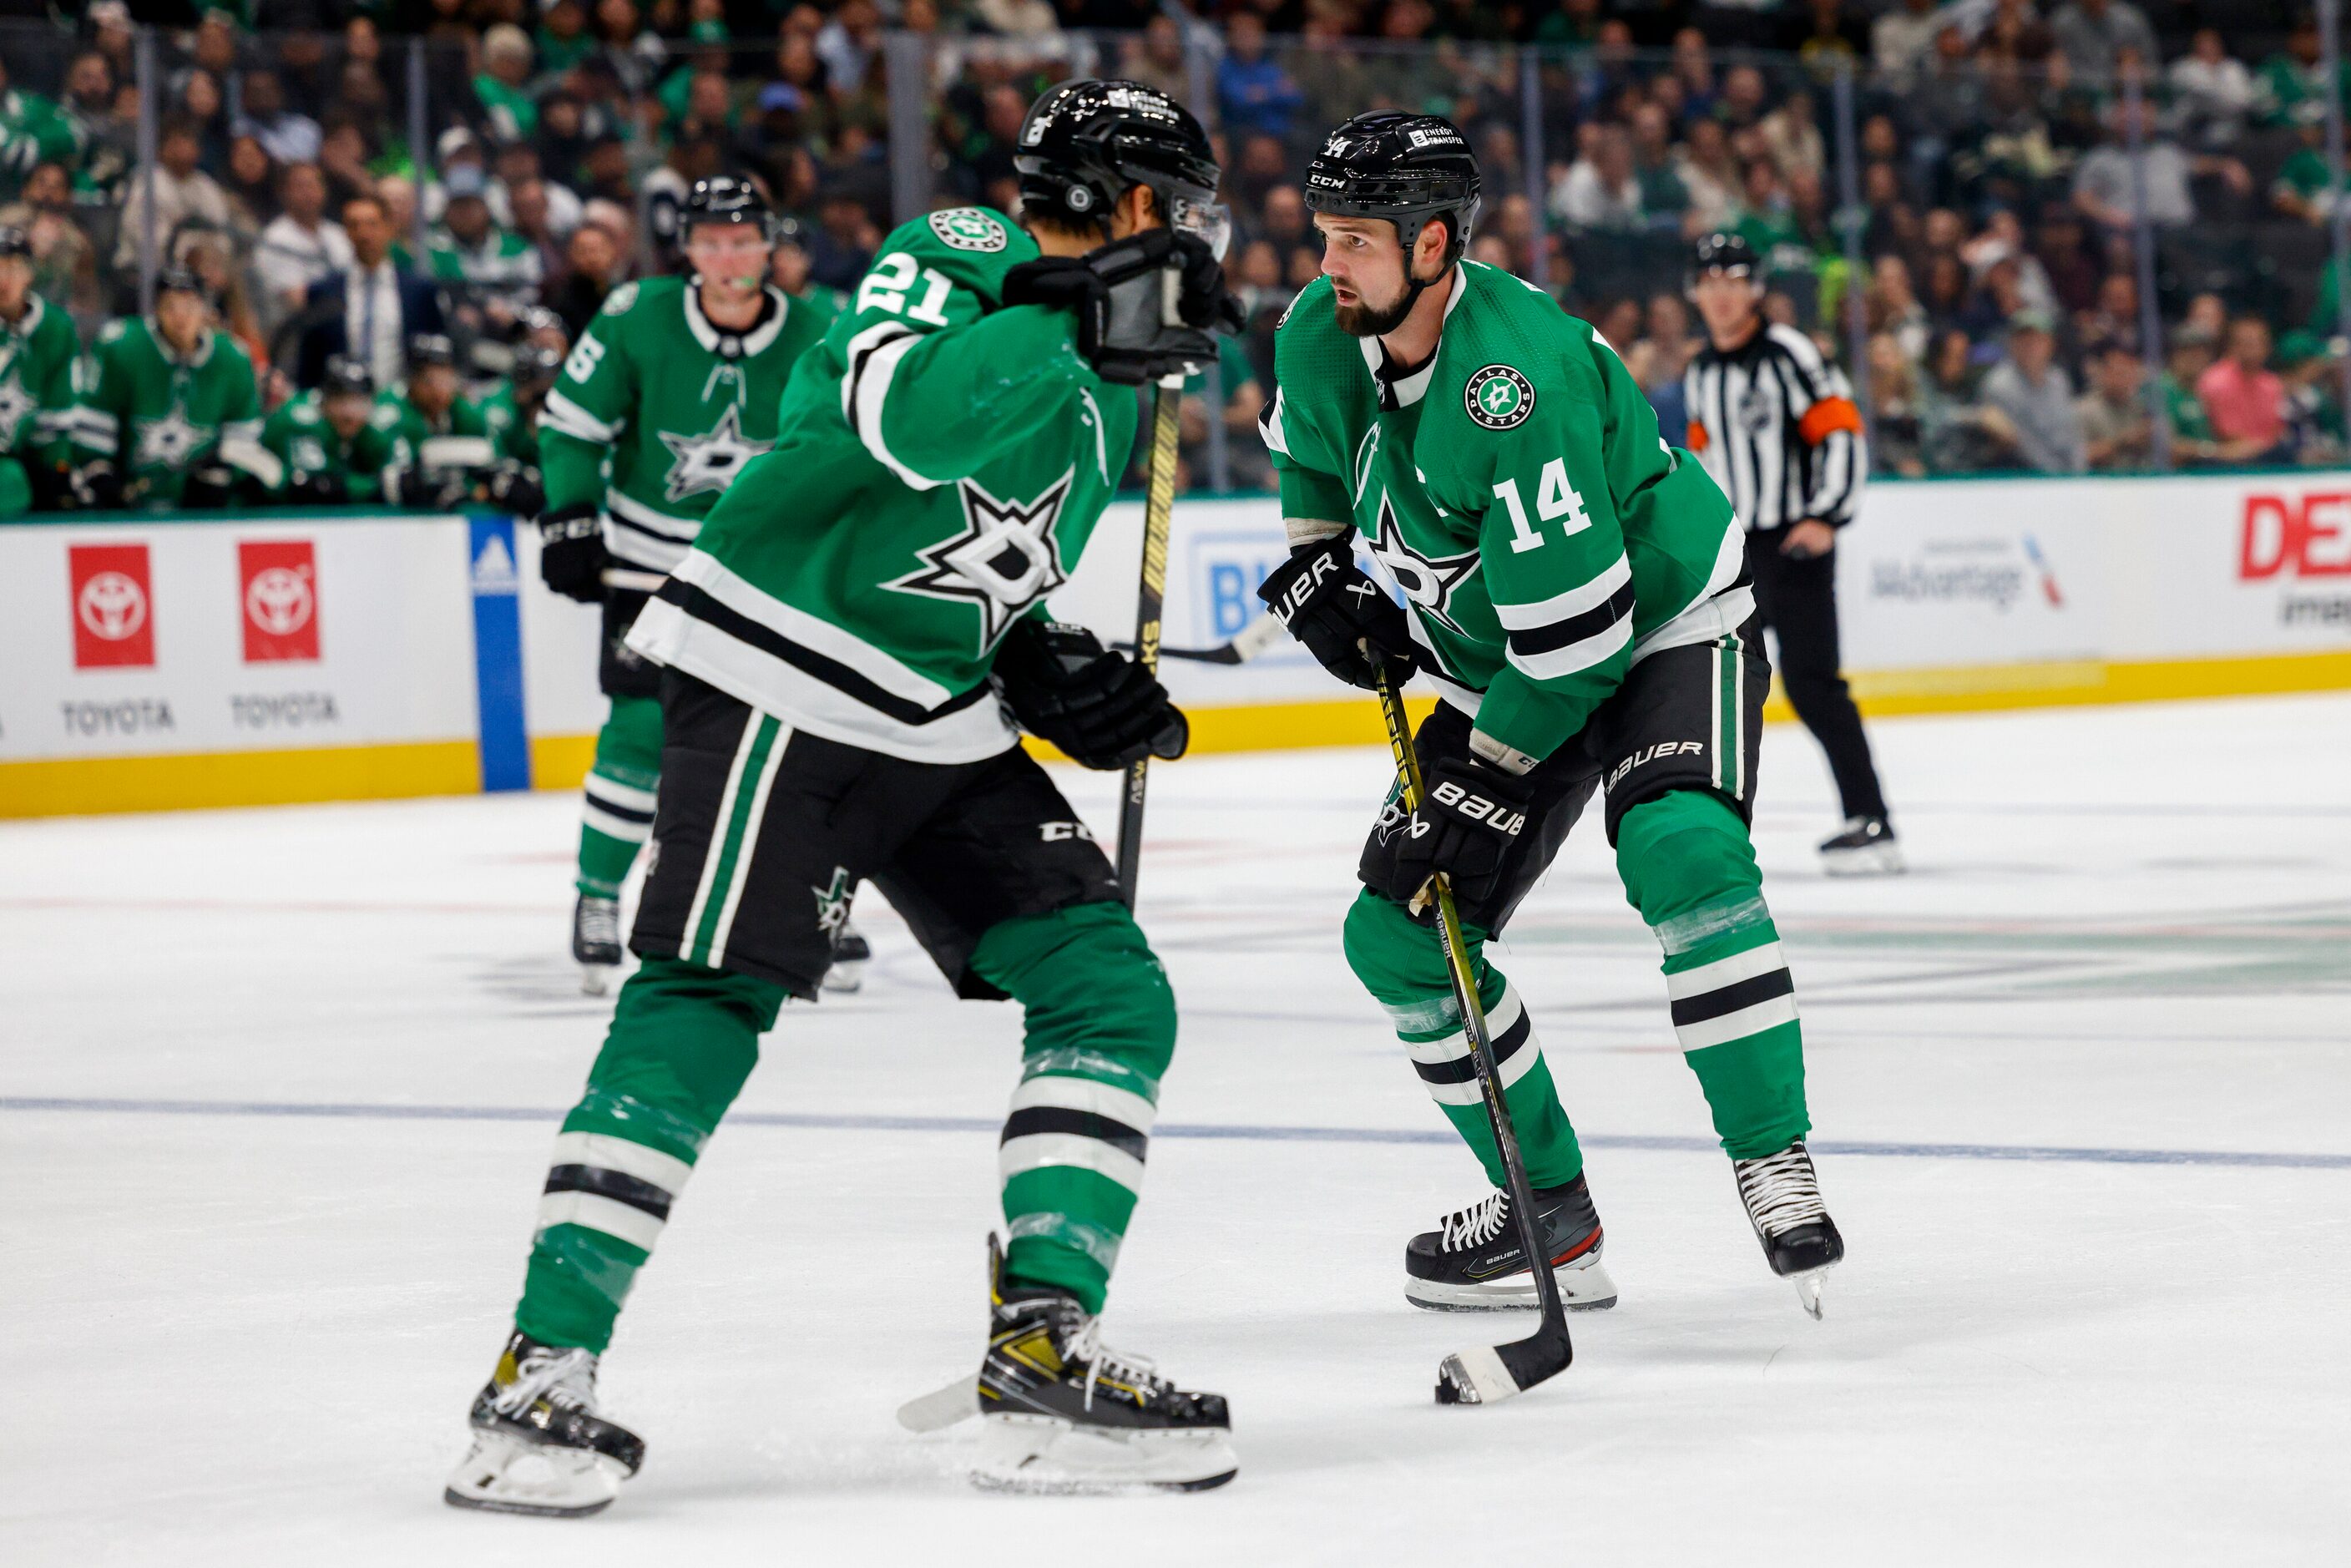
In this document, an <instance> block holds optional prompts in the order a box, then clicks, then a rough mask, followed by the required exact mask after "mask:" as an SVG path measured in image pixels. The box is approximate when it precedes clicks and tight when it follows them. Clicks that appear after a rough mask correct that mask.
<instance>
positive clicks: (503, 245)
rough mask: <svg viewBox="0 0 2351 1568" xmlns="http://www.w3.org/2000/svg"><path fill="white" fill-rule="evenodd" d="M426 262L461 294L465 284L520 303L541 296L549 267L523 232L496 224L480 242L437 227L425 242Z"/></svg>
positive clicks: (436, 278) (436, 277)
mask: <svg viewBox="0 0 2351 1568" xmlns="http://www.w3.org/2000/svg"><path fill="white" fill-rule="evenodd" d="M424 266H425V269H426V270H427V271H428V272H430V273H431V274H432V276H433V278H434V281H435V282H437V283H446V284H449V285H451V286H453V287H456V288H457V289H458V291H459V292H460V293H461V294H462V293H463V292H464V291H465V289H466V288H471V289H474V290H477V291H479V292H481V293H484V294H491V295H496V296H497V297H498V298H502V299H505V300H507V301H509V302H511V303H514V304H517V305H528V304H530V303H532V302H533V301H535V300H537V299H538V288H539V285H540V284H541V283H542V282H544V281H545V280H546V269H545V267H544V266H543V264H542V263H541V262H540V261H539V257H538V247H537V246H534V245H532V244H531V243H530V241H528V240H527V239H525V238H523V237H522V236H521V235H517V234H510V233H508V232H507V230H505V229H501V228H493V229H491V230H490V232H489V233H487V234H486V235H483V236H482V243H481V244H479V245H471V246H469V245H467V244H465V242H464V241H463V240H460V239H459V238H458V237H457V236H456V235H453V234H451V233H450V232H449V231H448V230H447V229H435V230H434V231H433V234H432V235H431V237H430V238H428V239H427V240H426V241H425V245H424Z"/></svg>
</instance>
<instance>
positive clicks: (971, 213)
mask: <svg viewBox="0 0 2351 1568" xmlns="http://www.w3.org/2000/svg"><path fill="white" fill-rule="evenodd" d="M931 232H932V233H933V234H935V235H938V236H939V238H940V239H941V240H942V241H944V242H945V243H946V245H947V246H948V247H949V248H951V249H954V250H976V251H981V252H994V251H999V250H1002V249H1003V248H1004V247H1005V246H1006V245H1007V244H1008V243H1009V239H1008V235H1006V234H1005V232H1004V225H1002V224H1000V223H998V222H997V221H996V217H995V215H994V214H990V213H986V212H982V211H981V210H980V209H979V208H977V207H949V208H947V209H946V211H945V212H937V213H933V214H931Z"/></svg>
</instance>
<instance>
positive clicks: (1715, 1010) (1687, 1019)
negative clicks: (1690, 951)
mask: <svg viewBox="0 0 2351 1568" xmlns="http://www.w3.org/2000/svg"><path fill="white" fill-rule="evenodd" d="M1795 988H1796V982H1795V981H1793V980H1792V979H1790V978H1789V977H1788V971H1787V970H1785V969H1774V970H1772V971H1771V973H1770V974H1768V975H1758V976H1756V977H1754V978H1752V979H1749V980H1734V981H1732V982H1731V983H1730V984H1729V985H1727V986H1723V987H1721V988H1718V989H1715V990H1711V991H1704V992H1701V993H1699V994H1698V995H1697V996H1695V997H1684V998H1682V999H1681V1000H1679V1001H1677V1002H1676V1003H1675V1004H1674V1027H1675V1028H1676V1029H1679V1028H1681V1027H1682V1026H1683V1025H1684V1024H1693V1023H1704V1022H1706V1020H1707V1019H1719V1018H1720V1017H1721V1016H1722V1015H1723V1014H1725V1013H1735V1012H1737V1011H1738V1010H1739V1009H1741V1008H1751V1007H1753V1006H1754V1005H1755V1004H1756V1003H1757V1002H1768V1001H1770V1000H1771V998H1773V997H1784V996H1789V995H1792V993H1793V992H1794V991H1795Z"/></svg>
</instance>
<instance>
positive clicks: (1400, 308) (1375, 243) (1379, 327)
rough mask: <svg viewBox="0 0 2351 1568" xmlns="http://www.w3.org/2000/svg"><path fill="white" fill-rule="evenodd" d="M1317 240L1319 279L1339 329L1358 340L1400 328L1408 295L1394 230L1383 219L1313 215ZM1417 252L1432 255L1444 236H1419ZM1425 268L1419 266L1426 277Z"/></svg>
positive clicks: (1431, 229) (1431, 231)
mask: <svg viewBox="0 0 2351 1568" xmlns="http://www.w3.org/2000/svg"><path fill="white" fill-rule="evenodd" d="M1314 226H1315V227H1316V228H1317V229H1319V230H1321V231H1322V276H1324V277H1328V278H1329V279H1330V280H1331V291H1332V298H1333V299H1334V300H1335V302H1336V304H1337V307H1338V309H1337V312H1336V314H1337V318H1338V322H1339V329H1340V330H1341V331H1343V332H1352V333H1353V334H1354V335H1355V336H1356V337H1358V338H1380V337H1384V336H1386V335H1387V334H1388V333H1390V332H1393V331H1395V329H1397V328H1398V327H1401V326H1403V325H1404V319H1405V317H1406V316H1408V315H1410V314H1411V313H1412V307H1413V303H1414V298H1413V294H1412V291H1411V289H1410V288H1409V287H1407V285H1406V282H1405V248H1404V243H1403V241H1402V240H1401V239H1400V238H1399V237H1398V236H1397V234H1396V226H1395V225H1394V224H1392V223H1390V222H1388V221H1387V220H1386V219H1385V218H1333V217H1326V216H1323V215H1322V214H1319V213H1318V214H1315V218H1314ZM1421 233H1422V236H1423V238H1424V239H1425V240H1426V242H1427V243H1426V244H1425V245H1424V246H1422V249H1423V250H1424V251H1425V252H1429V253H1434V252H1435V251H1437V250H1438V249H1439V248H1440V247H1441V246H1442V244H1443V240H1444V230H1443V228H1442V227H1441V226H1439V225H1429V226H1428V227H1426V228H1425V229H1423V230H1422V231H1421ZM1429 265H1432V264H1430V263H1427V262H1424V267H1423V270H1424V272H1426V270H1427V269H1428V267H1429Z"/></svg>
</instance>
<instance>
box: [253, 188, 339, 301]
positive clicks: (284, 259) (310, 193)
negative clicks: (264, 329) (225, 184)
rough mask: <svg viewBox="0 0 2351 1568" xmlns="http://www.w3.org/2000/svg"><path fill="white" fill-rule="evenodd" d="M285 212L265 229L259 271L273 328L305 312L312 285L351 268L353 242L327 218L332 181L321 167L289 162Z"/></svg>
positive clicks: (282, 193) (256, 260) (282, 202)
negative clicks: (286, 319)
mask: <svg viewBox="0 0 2351 1568" xmlns="http://www.w3.org/2000/svg"><path fill="white" fill-rule="evenodd" d="M277 201H278V207H279V211H278V214H277V216H276V217H275V218H272V219H271V220H270V221H269V225H268V226H267V227H266V228H265V229H263V230H262V231H261V240H260V243H259V244H258V246H256V248H255V251H254V256H253V269H254V273H255V276H256V277H258V278H259V279H260V281H261V288H262V295H263V300H262V305H263V313H264V315H265V317H266V318H267V319H269V320H270V321H271V322H272V323H273V324H274V323H275V322H276V321H277V320H278V319H283V318H284V317H285V316H287V315H289V314H291V313H292V312H294V311H296V310H298V309H300V308H302V301H303V300H304V298H307V297H308V294H309V292H310V286H311V285H312V284H314V283H316V282H318V281H319V279H320V278H322V277H326V276H327V275H328V274H329V273H333V272H340V271H341V270H342V269H343V268H345V267H349V266H350V264H351V242H350V239H349V238H348V237H347V236H346V235H344V234H343V228H342V225H340V224H338V223H336V222H334V221H333V220H332V219H330V218H329V217H328V216H327V180H326V176H325V175H323V174H321V173H319V166H318V165H317V164H316V163H289V164H287V166H286V167H285V168H284V169H283V170H281V171H279V172H278V176H277Z"/></svg>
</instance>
